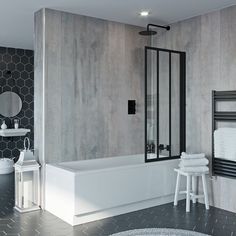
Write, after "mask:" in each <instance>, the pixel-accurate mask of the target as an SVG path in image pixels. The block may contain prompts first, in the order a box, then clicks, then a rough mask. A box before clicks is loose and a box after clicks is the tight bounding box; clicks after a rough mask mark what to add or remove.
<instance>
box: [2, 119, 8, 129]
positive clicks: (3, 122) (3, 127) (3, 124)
mask: <svg viewBox="0 0 236 236" xmlns="http://www.w3.org/2000/svg"><path fill="white" fill-rule="evenodd" d="M1 129H7V125H6V121H5V120H3V121H2V125H1Z"/></svg>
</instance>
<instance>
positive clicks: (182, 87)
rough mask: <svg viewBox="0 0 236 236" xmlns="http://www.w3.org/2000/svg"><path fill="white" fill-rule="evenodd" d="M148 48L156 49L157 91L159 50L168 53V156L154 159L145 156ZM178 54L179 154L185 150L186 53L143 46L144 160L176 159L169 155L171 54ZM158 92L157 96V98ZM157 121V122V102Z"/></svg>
mask: <svg viewBox="0 0 236 236" xmlns="http://www.w3.org/2000/svg"><path fill="white" fill-rule="evenodd" d="M148 50H153V51H156V53H157V65H156V66H157V91H159V52H168V53H169V145H170V148H169V157H162V158H159V157H158V158H156V159H148V158H147V79H148V78H147V66H148V65H147V52H148ZM172 53H175V54H179V57H180V70H179V71H180V77H179V78H180V81H179V86H180V101H179V102H180V137H179V138H180V140H179V141H180V154H181V152H183V151H185V150H186V53H185V52H182V51H176V50H169V49H163V48H156V47H149V46H146V47H145V103H144V104H145V162H154V161H164V160H170V159H177V158H179V157H180V155H179V156H172V155H171V54H172ZM158 94H159V92H157V96H158V98H159V95H158ZM157 123H158V124H159V103H158V102H157ZM159 146H160V143H159V125H157V147H156V148H157V150H156V152H157V153H158V154H159V151H160V150H159Z"/></svg>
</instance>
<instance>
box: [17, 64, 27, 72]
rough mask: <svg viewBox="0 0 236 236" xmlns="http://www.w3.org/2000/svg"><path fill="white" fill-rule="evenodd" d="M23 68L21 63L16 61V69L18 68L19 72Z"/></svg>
mask: <svg viewBox="0 0 236 236" xmlns="http://www.w3.org/2000/svg"><path fill="white" fill-rule="evenodd" d="M24 69H25V67H24V65H23V64H22V63H18V64H17V65H16V70H18V71H19V72H22V71H23V70H24Z"/></svg>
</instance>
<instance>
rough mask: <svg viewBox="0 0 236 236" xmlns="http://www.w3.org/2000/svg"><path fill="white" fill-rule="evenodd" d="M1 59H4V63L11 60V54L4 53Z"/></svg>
mask: <svg viewBox="0 0 236 236" xmlns="http://www.w3.org/2000/svg"><path fill="white" fill-rule="evenodd" d="M2 60H3V61H5V62H6V63H9V62H11V55H9V54H5V55H4V56H3V57H2Z"/></svg>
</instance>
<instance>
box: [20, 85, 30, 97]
mask: <svg viewBox="0 0 236 236" xmlns="http://www.w3.org/2000/svg"><path fill="white" fill-rule="evenodd" d="M20 92H21V93H22V94H23V95H26V94H27V93H28V92H29V89H28V88H27V87H25V86H24V87H22V88H21V89H20Z"/></svg>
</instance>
